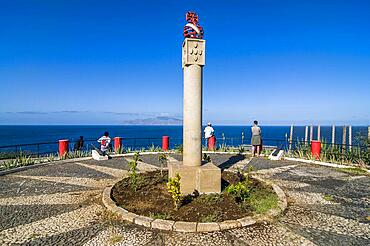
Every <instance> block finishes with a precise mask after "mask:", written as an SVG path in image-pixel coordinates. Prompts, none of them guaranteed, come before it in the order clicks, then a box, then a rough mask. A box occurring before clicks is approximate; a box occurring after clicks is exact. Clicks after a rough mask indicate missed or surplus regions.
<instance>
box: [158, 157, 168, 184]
mask: <svg viewBox="0 0 370 246" xmlns="http://www.w3.org/2000/svg"><path fill="white" fill-rule="evenodd" d="M158 161H159V163H161V177H162V178H163V164H165V163H167V155H166V154H165V153H161V154H159V155H158Z"/></svg>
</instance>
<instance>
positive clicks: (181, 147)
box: [175, 144, 184, 154]
mask: <svg viewBox="0 0 370 246" xmlns="http://www.w3.org/2000/svg"><path fill="white" fill-rule="evenodd" d="M183 150H184V146H183V145H182V144H180V145H176V148H175V151H176V152H177V153H181V154H182V152H183Z"/></svg>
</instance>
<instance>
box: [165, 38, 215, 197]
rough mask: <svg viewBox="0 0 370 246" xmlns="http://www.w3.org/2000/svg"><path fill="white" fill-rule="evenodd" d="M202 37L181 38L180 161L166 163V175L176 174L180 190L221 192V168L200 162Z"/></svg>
mask: <svg viewBox="0 0 370 246" xmlns="http://www.w3.org/2000/svg"><path fill="white" fill-rule="evenodd" d="M204 65H205V40H203V39H196V38H185V40H184V42H183V45H182V68H183V71H184V111H183V162H182V164H181V163H177V164H176V163H172V164H170V165H169V176H170V177H174V176H175V175H176V173H179V174H180V177H181V180H180V183H181V187H180V189H181V193H183V194H189V193H191V192H193V191H194V190H197V191H198V192H200V193H216V192H220V191H221V169H220V168H218V167H217V166H215V165H214V164H212V163H207V164H205V165H202V83H203V66H204Z"/></svg>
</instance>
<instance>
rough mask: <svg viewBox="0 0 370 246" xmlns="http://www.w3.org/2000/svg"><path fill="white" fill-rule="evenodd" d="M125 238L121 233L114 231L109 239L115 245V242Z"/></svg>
mask: <svg viewBox="0 0 370 246" xmlns="http://www.w3.org/2000/svg"><path fill="white" fill-rule="evenodd" d="M122 240H123V236H122V235H121V234H117V233H114V234H112V235H111V236H110V238H109V241H110V243H111V244H112V245H113V244H116V243H119V242H121V241H122Z"/></svg>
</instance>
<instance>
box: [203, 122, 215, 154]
mask: <svg viewBox="0 0 370 246" xmlns="http://www.w3.org/2000/svg"><path fill="white" fill-rule="evenodd" d="M214 134H215V130H214V129H213V127H212V124H211V123H210V122H208V124H207V126H206V128H204V138H205V139H206V144H207V148H208V143H209V139H210V138H211V137H213V136H214Z"/></svg>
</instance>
